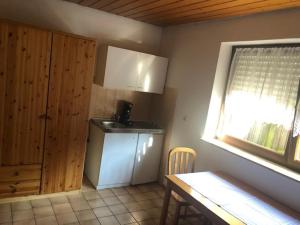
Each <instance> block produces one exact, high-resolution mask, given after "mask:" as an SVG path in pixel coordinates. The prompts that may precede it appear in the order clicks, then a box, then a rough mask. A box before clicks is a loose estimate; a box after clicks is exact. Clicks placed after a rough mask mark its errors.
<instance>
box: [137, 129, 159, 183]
mask: <svg viewBox="0 0 300 225" xmlns="http://www.w3.org/2000/svg"><path fill="white" fill-rule="evenodd" d="M162 144H163V135H161V134H139V138H138V144H137V150H136V156H135V165H134V170H133V176H132V182H131V184H133V185H135V184H143V183H149V182H155V181H157V179H158V173H159V167H160V158H161V151H162Z"/></svg>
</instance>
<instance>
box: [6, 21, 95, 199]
mask: <svg viewBox="0 0 300 225" xmlns="http://www.w3.org/2000/svg"><path fill="white" fill-rule="evenodd" d="M95 45H96V44H95V41H94V40H92V39H88V38H84V37H78V36H74V35H71V34H65V33H59V32H51V31H48V30H43V29H39V28H35V27H31V26H25V25H21V24H17V23H12V22H7V21H0V197H5V196H19V195H28V194H39V193H52V192H59V191H69V190H74V189H79V188H80V187H81V182H82V176H83V164H84V156H85V144H86V137H87V126H88V109H89V102H90V93H91V85H92V77H93V72H94V63H95V48H96V47H95Z"/></svg>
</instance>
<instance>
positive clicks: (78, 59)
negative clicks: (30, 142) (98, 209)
mask: <svg viewBox="0 0 300 225" xmlns="http://www.w3.org/2000/svg"><path fill="white" fill-rule="evenodd" d="M94 62H95V41H92V40H85V39H80V38H77V37H74V36H68V35H66V34H60V33H54V34H53V41H52V53H51V68H50V81H49V82H50V83H49V97H48V107H47V123H46V135H45V154H44V163H43V177H42V189H41V191H42V193H52V192H59V191H69V190H74V189H79V188H80V187H81V183H82V176H83V165H84V157H85V145H86V137H87V127H88V110H89V101H90V91H91V85H92V77H93V72H94Z"/></svg>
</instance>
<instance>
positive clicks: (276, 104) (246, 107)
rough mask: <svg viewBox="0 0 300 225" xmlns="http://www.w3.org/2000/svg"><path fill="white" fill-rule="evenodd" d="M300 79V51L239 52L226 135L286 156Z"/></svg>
mask: <svg viewBox="0 0 300 225" xmlns="http://www.w3.org/2000/svg"><path fill="white" fill-rule="evenodd" d="M299 76H300V47H275V48H237V49H236V52H235V54H234V57H233V60H232V65H231V69H230V74H229V80H228V87H227V93H226V99H225V108H224V124H223V125H224V126H223V132H224V133H225V134H227V135H231V136H234V137H237V138H240V139H244V140H247V141H249V142H253V143H256V144H258V145H262V146H264V147H267V148H270V149H272V150H273V151H275V152H278V153H281V154H283V153H284V150H285V147H286V144H287V140H288V137H289V132H290V130H291V128H292V123H293V119H294V114H295V107H296V102H297V95H298V86H299ZM299 118H300V106H299ZM299 121H300V120H299ZM299 131H300V122H299V124H298V125H297V132H299Z"/></svg>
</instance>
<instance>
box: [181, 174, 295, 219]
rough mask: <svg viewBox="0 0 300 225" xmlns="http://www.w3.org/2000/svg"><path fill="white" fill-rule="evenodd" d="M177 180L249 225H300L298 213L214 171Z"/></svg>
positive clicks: (188, 175)
mask: <svg viewBox="0 0 300 225" xmlns="http://www.w3.org/2000/svg"><path fill="white" fill-rule="evenodd" d="M176 177H177V178H179V179H180V180H182V181H183V182H185V183H186V184H187V185H189V186H190V187H191V188H192V189H193V190H195V191H197V192H199V193H200V194H202V195H203V196H205V197H206V198H208V199H209V200H211V201H212V202H214V203H215V204H217V205H219V206H220V207H222V208H223V209H224V210H226V211H227V212H229V213H230V214H232V215H233V216H235V217H236V218H238V219H240V220H241V221H243V222H244V223H246V224H250V225H300V215H299V214H298V213H295V212H293V211H292V210H290V209H288V208H286V207H284V206H283V205H280V204H279V203H277V202H275V201H273V200H271V199H270V198H268V197H266V196H264V195H263V194H261V193H260V192H258V191H256V190H255V189H254V188H251V187H249V186H248V185H245V184H242V183H241V182H238V181H236V180H234V179H233V178H230V177H226V176H223V175H221V174H217V173H212V172H200V173H189V174H177V175H176Z"/></svg>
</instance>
